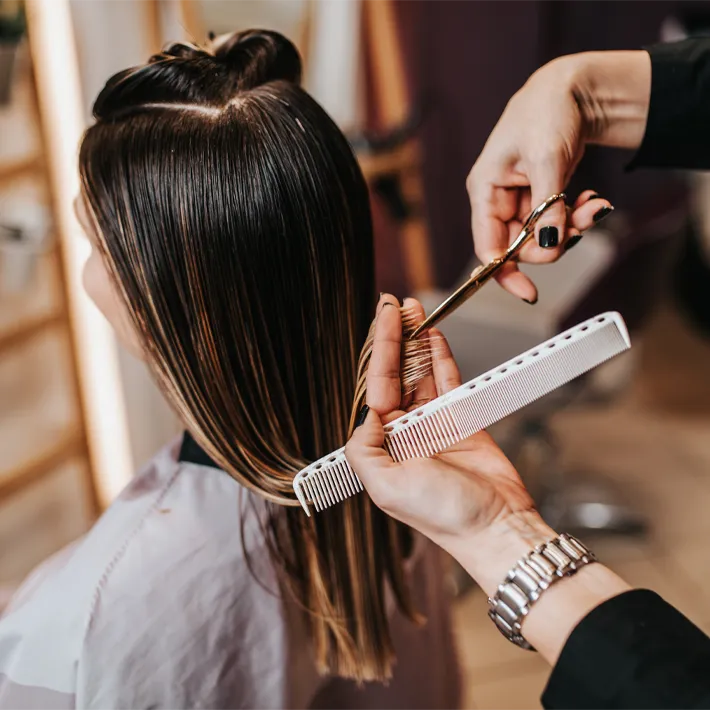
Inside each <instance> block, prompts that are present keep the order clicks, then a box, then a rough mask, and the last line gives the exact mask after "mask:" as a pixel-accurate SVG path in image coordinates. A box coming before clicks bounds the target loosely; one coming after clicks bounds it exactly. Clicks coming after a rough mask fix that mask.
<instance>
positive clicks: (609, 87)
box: [556, 50, 651, 149]
mask: <svg viewBox="0 0 710 710" xmlns="http://www.w3.org/2000/svg"><path fill="white" fill-rule="evenodd" d="M556 61H557V62H559V63H560V67H559V68H558V72H559V73H560V75H561V76H562V77H563V82H564V83H565V86H566V88H567V90H569V92H570V93H571V95H572V97H573V98H574V101H575V103H576V104H577V106H578V108H579V111H580V114H581V116H582V122H583V125H584V137H585V142H586V143H596V144H598V145H605V146H611V147H617V148H629V149H636V148H638V147H639V146H640V145H641V141H642V140H643V136H644V132H645V130H646V121H647V119H648V110H649V104H650V98H651V59H650V56H649V54H648V52H646V51H643V50H639V51H619V52H584V53H581V54H576V55H570V56H567V57H562V58H560V59H559V60H556Z"/></svg>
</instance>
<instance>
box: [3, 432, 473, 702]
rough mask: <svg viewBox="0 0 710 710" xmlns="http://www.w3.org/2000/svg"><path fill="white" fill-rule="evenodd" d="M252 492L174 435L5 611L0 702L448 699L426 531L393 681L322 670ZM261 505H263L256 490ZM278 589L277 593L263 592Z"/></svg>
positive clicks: (453, 677) (452, 679)
mask: <svg viewBox="0 0 710 710" xmlns="http://www.w3.org/2000/svg"><path fill="white" fill-rule="evenodd" d="M250 496H251V494H249V493H248V492H247V491H246V490H245V489H243V488H242V487H241V486H240V485H239V484H237V483H236V482H235V481H234V479H232V478H231V477H230V476H228V475H227V474H226V473H224V472H223V471H221V470H219V469H218V468H217V467H216V466H215V465H214V464H212V463H211V461H210V460H209V458H208V457H207V455H206V454H205V453H204V452H203V451H202V450H201V449H199V447H198V446H197V444H195V442H194V440H192V439H191V437H189V436H187V435H186V436H185V438H184V439H183V441H182V445H181V442H180V441H177V442H175V443H174V444H173V445H172V446H169V447H167V448H166V449H164V450H163V451H161V452H160V453H158V455H157V456H155V458H154V459H153V460H152V461H151V462H150V463H149V464H148V466H146V467H145V469H144V470H143V471H142V472H141V473H140V474H139V475H138V476H137V477H136V478H135V479H134V480H133V481H132V482H131V483H130V484H129V485H128V487H127V488H126V489H125V490H124V491H123V493H122V494H121V495H120V496H119V497H118V498H117V500H116V501H115V502H114V503H113V505H111V507H110V508H109V509H108V510H107V511H106V513H104V515H103V516H102V517H101V518H100V519H99V521H98V522H97V523H96V525H94V527H93V528H92V529H91V530H90V531H89V532H88V533H87V534H86V535H85V536H84V537H83V538H82V539H81V540H79V541H78V542H76V543H75V544H74V545H72V546H70V547H69V548H67V549H65V550H63V551H62V552H60V553H58V554H57V555H55V556H54V557H53V558H51V559H50V560H48V561H47V562H45V563H44V564H43V565H42V566H41V567H40V568H39V569H37V570H36V571H35V572H34V573H33V574H32V575H31V576H30V577H29V579H28V580H27V581H26V582H25V583H24V585H23V586H22V587H21V589H20V590H19V592H18V594H17V595H16V597H15V598H14V599H13V601H12V602H11V604H10V607H9V608H8V609H7V610H6V612H5V614H4V615H3V617H2V618H1V619H0V708H12V709H13V710H17V709H19V708H34V709H37V710H40V709H42V710H48V709H49V708H57V709H60V708H61V709H64V708H101V709H107V710H108V709H114V708H116V709H118V708H172V709H176V708H327V707H332V708H335V707H337V708H452V707H456V706H458V704H459V677H458V667H457V662H456V653H455V650H454V645H453V641H452V636H451V630H450V626H449V621H450V620H449V610H448V601H447V598H446V594H445V592H444V590H443V587H442V572H441V568H440V566H439V560H438V553H437V551H436V550H435V549H434V548H433V546H432V545H430V544H429V543H426V542H425V541H424V540H423V539H419V540H418V541H417V548H418V551H417V555H416V558H415V560H414V562H413V568H412V574H413V584H414V589H415V593H416V598H417V601H418V604H419V610H420V611H422V612H423V613H424V614H425V615H426V616H427V618H428V622H427V623H426V625H425V626H424V627H423V628H417V627H415V626H414V625H412V624H411V623H410V622H408V621H406V620H405V619H404V618H402V617H401V616H399V614H398V613H397V612H395V611H393V613H392V619H391V628H392V633H393V637H394V643H395V647H396V651H397V655H398V663H397V666H396V668H395V676H394V678H393V679H392V681H391V682H390V683H389V684H388V685H387V686H385V685H382V684H379V683H370V684H366V685H365V686H364V687H362V688H358V687H357V686H356V685H355V684H354V683H353V682H351V681H346V680H342V679H337V678H334V679H333V678H323V677H320V676H319V675H318V674H317V672H316V670H315V667H314V664H313V659H312V653H311V651H310V648H309V643H308V640H307V636H306V634H305V630H304V627H303V622H302V619H301V617H300V615H299V614H298V613H294V611H293V609H292V608H291V607H290V605H289V604H286V603H285V601H284V600H283V599H282V598H281V597H280V596H279V595H278V593H277V592H276V590H277V584H276V579H275V574H274V571H273V569H272V568H271V566H270V563H269V558H268V555H267V550H266V547H265V544H264V541H263V538H262V536H261V534H260V533H259V530H258V528H259V526H258V522H257V519H256V517H255V516H253V515H251V516H250V515H247V516H246V517H245V521H246V530H245V533H246V534H245V545H246V548H247V550H248V556H249V559H250V561H251V562H252V564H253V566H254V571H255V573H256V577H255V576H254V575H253V574H252V573H251V572H250V571H249V569H248V568H247V562H246V559H245V554H244V550H243V548H242V543H241V531H240V511H241V510H243V509H244V502H245V499H247V498H249V497H250ZM252 502H256V504H257V506H258V505H259V504H260V503H259V499H257V498H256V497H254V498H253V500H252ZM269 590H270V591H269Z"/></svg>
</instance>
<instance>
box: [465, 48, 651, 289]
mask: <svg viewBox="0 0 710 710" xmlns="http://www.w3.org/2000/svg"><path fill="white" fill-rule="evenodd" d="M649 94H650V60H649V58H648V54H647V53H646V52H643V51H639V52H592V53H586V54H579V55H572V56H569V57H562V58H560V59H557V60H555V61H553V62H551V63H550V64H547V65H545V66H544V67H542V68H541V69H539V70H538V71H537V72H535V73H534V74H533V75H532V76H531V77H530V79H529V80H528V82H527V83H526V84H525V85H524V86H523V87H522V88H521V89H520V90H519V91H518V92H517V93H516V94H515V95H514V96H513V98H512V99H511V100H510V102H509V103H508V106H507V107H506V109H505V111H504V112H503V115H502V116H501V118H500V120H499V121H498V124H497V125H496V127H495V129H494V130H493V132H492V133H491V135H490V137H489V138H488V141H487V143H486V145H485V147H484V149H483V151H482V152H481V155H480V156H479V158H478V160H477V161H476V163H475V165H474V166H473V168H472V170H471V173H470V174H469V176H468V180H467V189H468V193H469V197H470V200H471V210H472V227H473V237H474V244H475V249H476V254H477V255H478V257H479V258H480V259H481V260H482V261H483V262H487V261H490V260H491V259H493V258H495V257H497V256H500V255H501V254H502V253H503V251H505V249H506V248H507V246H508V245H509V243H510V242H511V241H512V240H513V239H514V238H515V237H516V236H517V235H518V233H519V231H520V225H521V222H522V221H523V220H524V219H525V218H526V217H527V215H528V214H529V213H530V211H531V210H532V209H534V208H535V207H536V206H537V205H539V204H540V203H541V202H543V200H545V199H546V198H547V197H549V196H550V195H552V194H554V193H559V192H563V191H564V190H565V188H566V186H567V184H568V182H569V179H570V177H571V176H572V174H573V172H574V170H575V169H576V167H577V165H578V163H579V161H580V160H581V158H582V155H583V153H584V149H585V146H586V144H588V143H598V144H601V145H613V146H619V147H627V148H633V147H637V146H638V145H639V144H640V142H641V139H642V137H643V132H644V128H645V123H646V115H647V112H648V101H649ZM610 211H611V205H610V203H609V202H608V201H607V200H605V199H601V198H600V197H599V196H597V195H595V194H594V192H593V191H587V192H584V193H582V195H580V196H579V198H578V199H577V201H576V202H575V204H574V205H573V207H572V208H565V206H564V205H563V204H562V203H557V204H556V205H554V206H553V207H551V208H550V209H549V210H548V211H547V212H546V214H545V215H544V216H543V217H542V218H541V219H540V221H539V223H538V225H537V227H536V239H535V241H531V242H530V243H529V244H527V245H526V246H525V248H524V249H523V250H522V252H521V254H520V260H521V261H526V262H529V263H538V264H540V263H547V262H551V261H555V260H556V259H558V258H559V257H560V256H561V254H562V253H564V251H565V250H566V249H568V248H570V247H571V246H573V245H574V244H576V243H577V242H578V241H579V239H580V238H581V237H580V236H579V235H580V234H581V233H583V232H584V231H585V230H587V229H589V228H590V227H592V226H593V225H594V224H595V223H596V222H598V221H600V220H601V219H603V218H604V217H605V216H606V215H608V214H609V212H610ZM498 281H499V283H500V284H501V285H502V286H503V287H504V288H505V289H507V290H508V291H509V292H510V293H512V294H513V295H515V296H518V297H519V298H522V299H525V300H527V301H533V302H534V301H535V300H536V298H537V289H536V288H535V286H534V284H533V283H532V281H531V280H530V279H529V278H528V277H527V276H526V275H524V274H523V273H522V272H521V271H519V270H518V268H517V266H516V265H515V264H514V263H511V264H508V265H507V266H506V268H505V270H503V271H502V273H501V274H500V276H499V277H498Z"/></svg>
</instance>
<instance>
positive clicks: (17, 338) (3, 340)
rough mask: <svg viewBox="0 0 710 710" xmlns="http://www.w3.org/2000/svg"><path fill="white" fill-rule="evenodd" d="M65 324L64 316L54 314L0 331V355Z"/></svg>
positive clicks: (30, 319)
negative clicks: (49, 329)
mask: <svg viewBox="0 0 710 710" xmlns="http://www.w3.org/2000/svg"><path fill="white" fill-rule="evenodd" d="M64 322H65V318H64V314H63V313H59V312H55V313H48V314H46V315H41V316H36V317H34V318H29V319H27V320H26V321H25V322H23V323H19V324H18V325H15V326H13V327H12V328H7V329H6V330H5V331H0V355H2V354H3V353H4V352H7V351H8V350H11V349H12V348H16V347H18V346H21V345H24V344H25V343H26V342H27V341H28V340H31V339H32V338H34V337H35V336H37V335H40V334H41V333H43V332H44V331H46V330H47V329H48V328H54V327H56V326H58V325H60V324H63V323H64Z"/></svg>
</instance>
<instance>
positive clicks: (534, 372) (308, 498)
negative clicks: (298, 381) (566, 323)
mask: <svg viewBox="0 0 710 710" xmlns="http://www.w3.org/2000/svg"><path fill="white" fill-rule="evenodd" d="M630 347H631V342H630V340H629V335H628V331H627V329H626V324H625V323H624V319H623V318H622V317H621V315H620V314H618V313H615V312H609V313H604V314H602V315H599V316H597V317H595V318H590V319H589V320H588V321H585V322H584V323H581V324H580V325H578V326H575V327H574V328H570V329H569V330H567V331H565V332H564V333H561V334H560V335H558V336H556V337H554V338H552V339H550V340H548V341H546V342H544V343H542V344H541V345H539V346H538V347H536V348H533V349H532V350H528V351H527V352H526V353H523V354H522V355H519V356H518V357H516V358H513V359H512V360H510V361H508V362H506V363H504V364H502V365H500V366H499V367H496V368H494V369H493V370H490V371H489V372H487V373H485V374H483V375H481V376H480V377H476V378H475V379H473V380H471V381H470V382H467V383H466V384H463V385H461V386H460V387H457V388H456V389H455V390H452V391H451V392H448V393H447V394H445V395H442V396H441V397H437V398H436V399H434V400H432V401H431V402H428V403H427V404H424V405H422V406H421V407H419V408H417V409H415V410H413V411H411V412H408V413H407V414H405V415H403V416H401V417H399V419H395V420H394V421H392V422H390V423H389V424H388V425H387V426H386V427H385V449H386V450H387V452H388V453H389V455H390V456H391V457H392V458H393V459H394V460H395V461H405V460H407V459H411V458H418V457H431V456H434V455H435V454H437V453H439V452H441V451H444V450H445V449H448V448H449V447H451V446H453V445H454V444H457V443H458V442H460V441H462V440H463V439H465V438H467V437H469V436H471V435H473V434H475V433H477V432H479V431H481V430H483V429H485V428H487V427H489V426H491V425H492V424H495V423H496V422H498V421H500V420H501V419H503V418H505V417H507V416H508V415H509V414H512V413H513V412H515V411H517V410H519V409H522V408H523V407H525V406H526V405H528V404H530V403H531V402H534V401H535V400H536V399H539V398H540V397H543V396H544V395H546V394H548V393H549V392H552V391H553V390H555V389H557V388H558V387H561V386H562V385H564V384H566V383H567V382H570V381H571V380H573V379H574V378H575V377H579V376H580V375H582V374H584V373H585V372H588V371H589V370H591V369H593V368H594V367H596V366H597V365H600V364H601V363H603V362H605V361H606V360H609V359H610V358H612V357H614V356H615V355H618V354H619V353H621V352H624V351H625V350H628V349H629V348H630ZM293 488H294V491H295V492H296V496H297V497H298V500H299V502H300V503H301V505H302V506H303V509H304V510H305V511H306V513H307V514H308V515H310V511H309V509H308V504H309V503H310V504H312V505H313V506H314V507H315V509H316V511H321V510H324V509H325V508H329V507H330V506H332V505H334V504H335V503H339V502H340V501H342V500H345V499H346V498H349V497H350V496H353V495H355V494H356V493H358V492H360V491H362V490H364V489H363V485H362V483H361V482H360V479H359V478H358V477H357V475H356V474H355V472H354V471H353V469H352V468H351V467H350V464H348V462H347V460H346V458H345V448H344V447H343V448H341V449H338V450H337V451H334V452H333V453H332V454H329V455H328V456H324V457H323V458H322V459H319V460H318V461H316V462H314V463H312V464H311V465H310V466H307V467H306V468H304V469H303V470H302V471H301V472H300V473H298V475H297V476H296V477H295V478H294V480H293Z"/></svg>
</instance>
